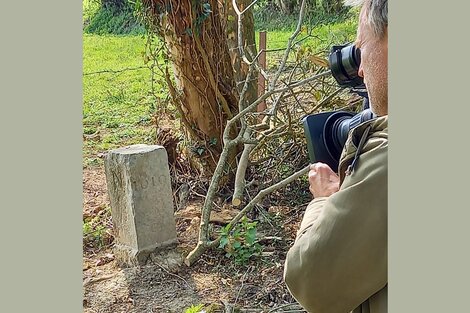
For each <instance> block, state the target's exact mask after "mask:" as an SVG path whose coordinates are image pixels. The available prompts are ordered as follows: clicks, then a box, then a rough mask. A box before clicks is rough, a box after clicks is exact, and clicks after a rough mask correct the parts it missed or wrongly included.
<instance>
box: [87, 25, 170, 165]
mask: <svg viewBox="0 0 470 313" xmlns="http://www.w3.org/2000/svg"><path fill="white" fill-rule="evenodd" d="M144 46H145V40H144V39H143V38H142V37H141V36H125V37H124V36H98V35H88V34H84V36H83V73H84V74H85V75H84V76H83V132H84V133H85V134H88V135H90V134H93V133H96V132H99V135H100V136H99V138H98V139H94V140H91V139H89V140H85V142H84V146H83V148H84V162H85V166H88V165H97V164H100V163H101V160H100V159H99V158H98V157H97V155H98V154H99V153H103V152H106V151H107V150H109V149H114V148H117V147H120V146H124V145H129V144H136V143H149V144H151V143H153V142H154V133H155V129H154V128H153V127H152V125H151V116H152V113H153V111H154V105H155V97H154V96H153V95H152V93H151V92H150V91H151V82H150V79H151V72H150V70H149V69H148V68H141V69H135V70H125V71H122V72H118V73H112V72H104V73H99V74H90V73H93V72H98V71H109V70H114V71H119V70H123V69H126V68H137V67H141V66H144V61H143V57H142V53H143V51H144ZM157 90H158V92H159V94H157V96H158V97H164V96H165V95H166V91H165V90H164V88H157Z"/></svg>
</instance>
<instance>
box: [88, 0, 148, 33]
mask: <svg viewBox="0 0 470 313" xmlns="http://www.w3.org/2000/svg"><path fill="white" fill-rule="evenodd" d="M89 2H90V1H89ZM92 2H95V3H96V1H92ZM83 15H84V29H83V31H84V32H85V33H90V34H97V35H105V34H113V35H141V34H145V27H144V26H143V25H142V24H141V23H140V22H139V19H138V18H137V17H136V16H135V14H134V7H133V4H131V3H128V4H127V5H126V6H125V7H122V8H121V7H112V6H108V7H102V6H100V7H99V8H98V9H97V8H96V4H95V5H91V4H90V5H88V6H87V10H85V5H84V12H83Z"/></svg>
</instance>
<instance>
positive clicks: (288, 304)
mask: <svg viewBox="0 0 470 313" xmlns="http://www.w3.org/2000/svg"><path fill="white" fill-rule="evenodd" d="M291 306H294V307H298V308H299V309H298V310H295V311H282V312H305V310H303V309H301V306H300V305H298V304H296V303H287V304H283V305H280V306H278V307H275V308H272V309H271V310H269V311H268V312H267V313H273V312H275V311H277V310H280V309H283V308H287V307H291Z"/></svg>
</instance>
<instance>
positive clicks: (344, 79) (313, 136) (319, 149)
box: [302, 44, 375, 171]
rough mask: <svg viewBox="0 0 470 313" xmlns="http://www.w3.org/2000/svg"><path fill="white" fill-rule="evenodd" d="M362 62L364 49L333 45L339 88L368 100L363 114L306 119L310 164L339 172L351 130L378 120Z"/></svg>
mask: <svg viewBox="0 0 470 313" xmlns="http://www.w3.org/2000/svg"><path fill="white" fill-rule="evenodd" d="M360 62H361V54H360V50H359V49H358V48H356V47H355V46H354V45H353V44H349V45H341V46H333V47H332V49H331V52H330V55H329V63H330V69H331V74H332V75H333V77H334V78H335V80H336V82H337V83H338V85H339V86H341V87H344V88H351V92H354V93H356V94H358V95H360V96H362V97H363V98H364V101H363V108H362V109H363V110H362V111H361V112H360V113H354V112H348V111H331V112H322V113H318V114H312V115H307V116H305V117H304V118H303V119H302V123H303V126H304V133H305V137H306V139H307V149H308V154H309V158H310V162H311V163H315V162H323V163H326V164H328V165H329V166H330V167H331V169H332V170H333V171H338V165H339V159H340V156H341V152H342V150H343V147H344V144H345V143H346V140H347V138H348V134H349V131H350V130H351V129H353V128H354V127H356V126H357V125H359V124H361V123H363V122H365V121H367V120H370V119H373V118H375V115H374V114H373V113H372V111H371V110H370V108H369V99H368V96H367V90H366V88H365V85H364V81H363V79H362V77H360V76H359V75H358V71H359V65H360Z"/></svg>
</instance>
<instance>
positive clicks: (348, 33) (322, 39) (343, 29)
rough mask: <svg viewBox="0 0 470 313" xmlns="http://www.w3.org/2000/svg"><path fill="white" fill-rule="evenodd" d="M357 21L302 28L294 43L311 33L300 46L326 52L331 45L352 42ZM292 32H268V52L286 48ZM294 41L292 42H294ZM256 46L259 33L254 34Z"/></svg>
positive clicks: (351, 20)
mask: <svg viewBox="0 0 470 313" xmlns="http://www.w3.org/2000/svg"><path fill="white" fill-rule="evenodd" d="M356 28H357V21H356V20H354V19H348V20H345V21H343V22H339V23H334V24H328V25H318V26H315V27H313V29H312V30H311V31H310V29H309V28H307V27H304V28H302V31H301V32H300V33H299V34H298V35H297V37H296V39H295V41H298V40H300V39H302V38H304V37H306V36H307V34H308V33H309V31H310V33H311V37H309V38H307V39H305V40H303V41H302V42H301V43H300V44H301V45H306V46H310V47H312V48H313V49H314V50H315V51H317V52H320V51H328V50H329V48H330V47H331V45H333V44H336V45H337V44H343V43H346V42H348V41H354V39H355V37H356ZM293 33H294V30H274V31H268V32H267V34H266V46H267V49H268V50H271V49H283V48H285V47H286V44H287V41H288V40H289V37H290V36H291V35H292V34H293ZM295 41H294V42H295ZM256 45H257V47H258V46H259V32H256Z"/></svg>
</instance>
